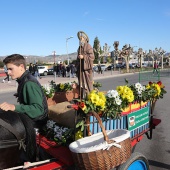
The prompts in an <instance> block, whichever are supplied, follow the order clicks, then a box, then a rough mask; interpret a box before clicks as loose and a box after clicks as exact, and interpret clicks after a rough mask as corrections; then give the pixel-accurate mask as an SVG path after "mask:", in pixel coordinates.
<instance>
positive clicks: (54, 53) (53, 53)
mask: <svg viewBox="0 0 170 170" xmlns="http://www.w3.org/2000/svg"><path fill="white" fill-rule="evenodd" d="M52 55H53V57H54V64H55V55H56V52H55V51H53V52H52Z"/></svg>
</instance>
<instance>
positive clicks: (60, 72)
mask: <svg viewBox="0 0 170 170" xmlns="http://www.w3.org/2000/svg"><path fill="white" fill-rule="evenodd" d="M62 66H63V64H62V62H60V64H59V75H60V76H62V74H63V73H62ZM60 76H59V77H60Z"/></svg>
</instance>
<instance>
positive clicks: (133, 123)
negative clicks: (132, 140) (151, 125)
mask: <svg viewBox="0 0 170 170" xmlns="http://www.w3.org/2000/svg"><path fill="white" fill-rule="evenodd" d="M127 118H128V130H130V131H132V130H134V129H137V128H139V127H140V126H142V125H144V124H146V123H148V122H149V106H148V107H145V108H142V109H140V110H138V111H136V112H132V113H130V114H128V115H127Z"/></svg>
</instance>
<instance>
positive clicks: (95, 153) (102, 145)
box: [69, 113, 131, 170]
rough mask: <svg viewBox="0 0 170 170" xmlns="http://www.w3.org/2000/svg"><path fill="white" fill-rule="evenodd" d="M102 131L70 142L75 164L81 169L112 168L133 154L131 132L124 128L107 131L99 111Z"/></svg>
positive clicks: (95, 114)
mask: <svg viewBox="0 0 170 170" xmlns="http://www.w3.org/2000/svg"><path fill="white" fill-rule="evenodd" d="M93 115H94V116H95V117H96V118H97V120H98V121H99V124H100V126H101V128H102V132H100V133H97V134H94V135H92V136H89V137H85V138H83V139H79V140H77V141H75V142H73V143H71V144H70V146H69V148H70V150H71V152H72V155H73V160H74V162H75V165H76V166H77V168H78V169H80V170H84V169H86V170H100V169H101V170H105V169H108V170H110V169H111V168H114V167H116V166H118V165H120V164H122V163H124V162H126V160H127V159H128V158H129V157H130V156H131V143H130V132H129V131H127V130H124V129H117V130H108V131H106V130H105V128H104V127H103V125H102V121H101V119H100V117H99V116H98V114H97V113H93Z"/></svg>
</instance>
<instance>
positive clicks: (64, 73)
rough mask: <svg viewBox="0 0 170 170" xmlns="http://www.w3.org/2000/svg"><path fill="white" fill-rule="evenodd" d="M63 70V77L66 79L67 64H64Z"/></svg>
mask: <svg viewBox="0 0 170 170" xmlns="http://www.w3.org/2000/svg"><path fill="white" fill-rule="evenodd" d="M61 70H62V76H63V77H66V64H65V63H63V65H62V67H61Z"/></svg>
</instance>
